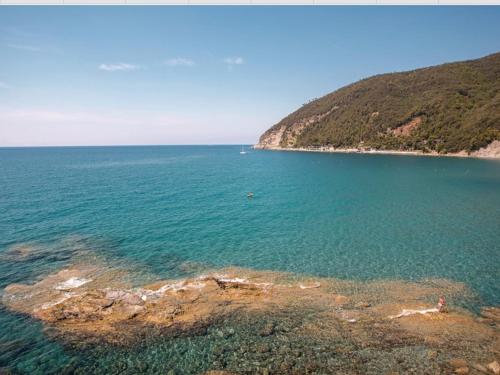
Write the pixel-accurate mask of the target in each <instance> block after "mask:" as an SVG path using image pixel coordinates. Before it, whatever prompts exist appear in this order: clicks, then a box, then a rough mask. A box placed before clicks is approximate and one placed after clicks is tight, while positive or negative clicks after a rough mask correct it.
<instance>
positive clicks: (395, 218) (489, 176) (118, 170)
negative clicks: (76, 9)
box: [0, 145, 500, 374]
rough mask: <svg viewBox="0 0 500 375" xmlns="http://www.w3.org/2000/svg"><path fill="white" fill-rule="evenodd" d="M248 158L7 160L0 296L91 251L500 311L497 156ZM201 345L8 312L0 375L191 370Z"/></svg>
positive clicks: (109, 155) (160, 268)
mask: <svg viewBox="0 0 500 375" xmlns="http://www.w3.org/2000/svg"><path fill="white" fill-rule="evenodd" d="M245 149H246V151H247V153H246V154H240V150H241V146H240V145H235V146H130V147H128V146H127V147H53V148H52V147H47V148H2V149H0V290H3V289H4V288H5V287H6V286H7V285H9V284H12V283H24V284H30V283H31V284H32V283H35V282H37V281H39V280H41V279H43V278H44V277H46V276H47V275H49V274H51V273H54V272H57V271H59V270H61V269H63V268H64V267H67V266H68V265H69V264H70V263H71V262H72V259H73V256H74V254H75V253H76V252H78V251H80V250H82V249H85V250H86V251H92V252H93V254H96V256H99V257H104V258H105V259H106V261H107V262H109V264H120V265H128V266H131V267H134V269H140V270H142V272H143V274H144V276H143V277H144V278H145V279H148V280H149V281H151V280H161V279H176V278H183V277H187V276H190V275H194V274H196V273H197V272H198V270H199V269H204V268H205V267H209V268H213V269H217V268H223V267H229V266H235V267H242V268H247V269H256V270H266V271H268V270H269V271H284V272H289V273H293V274H300V275H307V276H314V277H330V278H338V279H347V280H384V279H398V280H408V281H415V282H418V281H420V280H426V279H447V280H452V281H456V282H461V283H465V284H466V285H467V286H468V287H469V288H470V289H471V290H472V292H473V293H474V295H475V298H474V303H470V304H469V305H467V306H466V307H467V308H468V309H470V311H472V312H474V311H475V312H477V311H478V310H479V308H480V307H481V306H498V305H500V160H481V159H473V158H452V157H425V156H408V155H364V154H334V153H314V152H310V153H306V152H286V151H283V152H279V151H261V150H253V149H252V148H251V147H250V146H245ZM248 193H253V195H252V196H251V197H249V195H248ZM23 248H27V249H31V250H30V251H32V253H31V254H30V255H29V256H26V257H23V256H20V257H17V258H14V257H10V256H7V255H6V254H9V252H12V249H23ZM33 249H34V250H33ZM21 253H22V251H21ZM2 255H4V256H3V257H2ZM203 340H209V338H208V339H207V338H206V337H204V338H189V337H187V338H186V337H183V338H179V339H178V340H177V341H175V340H174V341H169V342H168V343H159V344H158V346H157V347H152V346H148V347H142V348H139V349H138V348H134V349H133V350H132V349H126V350H125V349H120V350H118V349H113V350H112V349H109V350H105V349H104V348H100V350H99V351H98V352H96V351H95V350H94V349H93V350H91V351H82V350H79V349H78V350H77V349H75V348H72V347H68V346H67V345H64V343H61V342H60V341H58V340H55V339H53V338H51V335H50V334H48V333H47V332H46V327H44V325H43V324H42V323H40V322H38V321H36V320H33V319H32V318H30V317H28V316H25V315H22V314H19V313H16V312H13V311H10V310H9V309H7V308H6V307H5V306H3V305H0V372H2V371H4V372H6V373H8V372H9V371H10V372H11V373H22V374H51V373H54V374H58V373H78V370H77V369H83V368H85V371H83V370H82V372H81V373H103V374H104V373H107V374H109V373H137V372H140V371H138V370H137V368H138V367H137V366H136V364H137V363H139V362H140V363H141V366H144V364H145V363H146V367H144V368H143V370H144V372H148V371H149V372H150V373H157V372H160V371H161V372H162V373H165V374H167V373H168V374H191V373H193V374H195V373H199V372H202V371H203V370H205V369H207V368H208V367H207V363H209V355H210V353H208V352H207V350H208V349H207V347H208V346H209V345H208V344H207V342H206V341H203ZM117 353H118V354H117ZM138 353H140V354H138ZM146 358H147V360H146ZM134 361H135V362H137V363H136V364H135V365H134V364H133V363H135V362H134ZM154 363H156V366H159V367H154V365H153V364H154ZM147 366H150V367H147ZM151 366H153V367H151ZM148 368H149V370H148ZM169 371H170V372H169Z"/></svg>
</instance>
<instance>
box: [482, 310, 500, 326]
mask: <svg viewBox="0 0 500 375" xmlns="http://www.w3.org/2000/svg"><path fill="white" fill-rule="evenodd" d="M481 315H482V316H484V317H485V318H488V319H491V320H494V321H495V322H500V307H485V308H483V309H481Z"/></svg>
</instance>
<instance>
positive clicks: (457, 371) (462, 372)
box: [455, 367, 469, 375]
mask: <svg viewBox="0 0 500 375" xmlns="http://www.w3.org/2000/svg"><path fill="white" fill-rule="evenodd" d="M468 373H469V368H468V367H459V368H457V369H455V374H459V375H466V374H468Z"/></svg>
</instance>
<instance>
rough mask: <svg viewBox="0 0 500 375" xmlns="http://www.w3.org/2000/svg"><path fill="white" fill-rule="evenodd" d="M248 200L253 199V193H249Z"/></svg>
mask: <svg viewBox="0 0 500 375" xmlns="http://www.w3.org/2000/svg"><path fill="white" fill-rule="evenodd" d="M247 198H248V199H251V198H253V193H252V192H251V191H250V192H248V193H247Z"/></svg>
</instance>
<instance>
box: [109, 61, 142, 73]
mask: <svg viewBox="0 0 500 375" xmlns="http://www.w3.org/2000/svg"><path fill="white" fill-rule="evenodd" d="M99 69H100V70H104V71H106V72H125V71H130V70H137V69H140V66H139V65H134V64H127V63H117V64H101V65H99Z"/></svg>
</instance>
